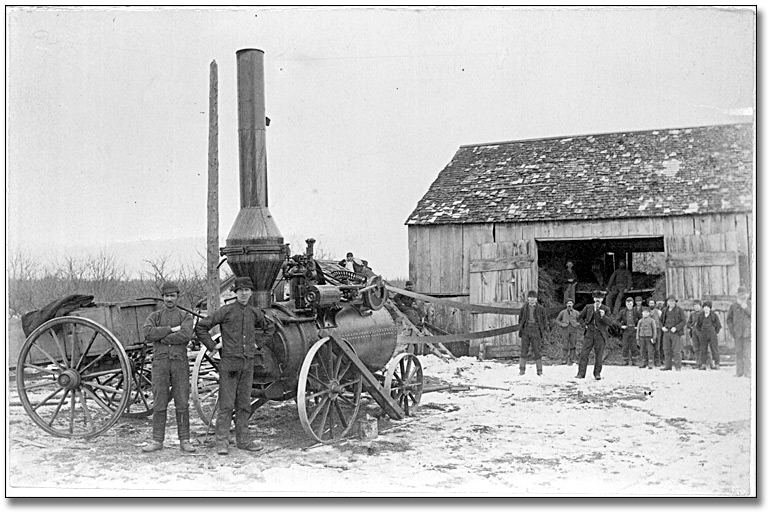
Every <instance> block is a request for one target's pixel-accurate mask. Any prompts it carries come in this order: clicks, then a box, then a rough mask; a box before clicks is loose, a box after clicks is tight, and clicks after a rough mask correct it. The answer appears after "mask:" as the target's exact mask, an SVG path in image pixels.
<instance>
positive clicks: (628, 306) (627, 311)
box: [617, 297, 641, 365]
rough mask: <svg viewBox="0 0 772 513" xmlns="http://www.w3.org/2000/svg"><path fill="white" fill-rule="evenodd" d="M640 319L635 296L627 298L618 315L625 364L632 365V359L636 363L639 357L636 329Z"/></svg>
mask: <svg viewBox="0 0 772 513" xmlns="http://www.w3.org/2000/svg"><path fill="white" fill-rule="evenodd" d="M639 320H641V317H639V316H638V314H637V313H636V311H635V307H634V306H633V298H631V297H628V298H627V299H626V300H625V307H624V308H622V309H621V310H620V311H619V314H618V315H617V322H618V323H619V324H621V325H622V358H624V360H625V365H630V362H631V360H632V363H633V364H635V359H636V358H638V343H637V341H636V337H635V330H636V326H638V321H639Z"/></svg>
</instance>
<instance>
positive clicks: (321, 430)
mask: <svg viewBox="0 0 772 513" xmlns="http://www.w3.org/2000/svg"><path fill="white" fill-rule="evenodd" d="M324 405H325V406H326V408H324V412H323V413H322V420H321V421H320V422H319V431H318V432H317V436H318V437H319V438H320V439H321V438H322V436H324V426H325V425H327V415H328V413H330V401H329V400H327V401H326V402H325V403H324ZM309 422H311V421H310V420H309Z"/></svg>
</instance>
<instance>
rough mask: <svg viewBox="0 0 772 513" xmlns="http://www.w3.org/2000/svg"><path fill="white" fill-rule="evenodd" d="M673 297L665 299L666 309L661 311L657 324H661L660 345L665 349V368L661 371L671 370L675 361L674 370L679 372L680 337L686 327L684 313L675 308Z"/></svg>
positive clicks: (680, 309)
mask: <svg viewBox="0 0 772 513" xmlns="http://www.w3.org/2000/svg"><path fill="white" fill-rule="evenodd" d="M677 302H678V301H677V300H676V298H675V296H673V295H670V296H668V297H667V307H666V308H665V309H664V310H663V311H662V316H661V317H660V318H659V322H660V323H661V324H662V345H663V346H664V348H665V358H664V360H665V366H664V367H662V370H665V371H666V370H671V369H672V368H673V360H674V359H675V370H677V371H680V370H681V349H682V347H681V337H683V335H684V326H686V313H684V311H683V309H682V308H681V307H680V306H677V305H676V303H677Z"/></svg>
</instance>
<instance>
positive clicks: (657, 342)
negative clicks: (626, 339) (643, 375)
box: [649, 297, 662, 367]
mask: <svg viewBox="0 0 772 513" xmlns="http://www.w3.org/2000/svg"><path fill="white" fill-rule="evenodd" d="M649 311H650V312H651V318H652V319H654V322H655V323H656V324H657V332H656V333H655V334H654V358H653V362H654V366H655V367H659V366H660V365H661V364H662V325H661V324H660V323H659V317H660V315H662V311H661V310H659V309H658V308H657V302H656V301H655V300H654V298H653V297H650V298H649Z"/></svg>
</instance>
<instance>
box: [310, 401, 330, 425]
mask: <svg viewBox="0 0 772 513" xmlns="http://www.w3.org/2000/svg"><path fill="white" fill-rule="evenodd" d="M329 402H330V397H329V396H327V395H325V396H324V397H323V398H322V401H321V402H320V403H319V404H317V405H316V408H314V411H313V412H311V415H309V416H308V423H309V424H310V423H312V422H313V421H314V419H316V416H317V415H319V412H320V411H322V408H324V407H325V406H326V405H327V404H328V403H329Z"/></svg>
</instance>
